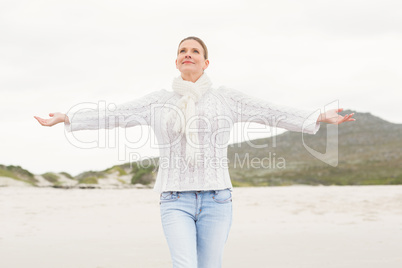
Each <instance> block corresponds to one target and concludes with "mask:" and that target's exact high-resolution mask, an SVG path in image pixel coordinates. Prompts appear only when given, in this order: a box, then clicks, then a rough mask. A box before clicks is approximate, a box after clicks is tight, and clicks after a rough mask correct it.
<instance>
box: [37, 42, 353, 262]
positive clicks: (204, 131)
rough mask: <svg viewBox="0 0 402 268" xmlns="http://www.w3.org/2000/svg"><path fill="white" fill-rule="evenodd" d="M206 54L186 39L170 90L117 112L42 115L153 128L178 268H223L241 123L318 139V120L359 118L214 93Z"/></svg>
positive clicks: (74, 125) (75, 124)
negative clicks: (233, 154)
mask: <svg viewBox="0 0 402 268" xmlns="http://www.w3.org/2000/svg"><path fill="white" fill-rule="evenodd" d="M208 65H209V59H208V50H207V47H206V45H205V44H204V42H203V41H202V40H201V39H199V38H197V37H187V38H185V39H183V40H182V41H181V42H180V44H179V47H178V51H177V59H176V68H177V69H178V70H179V71H180V73H181V75H180V76H178V77H177V78H175V79H174V80H173V84H172V90H171V91H167V90H160V91H155V92H153V93H150V94H148V95H146V96H145V97H143V98H140V99H137V100H133V101H130V102H127V103H124V104H121V105H119V106H118V107H117V109H115V110H113V111H104V112H102V113H99V112H98V111H97V110H96V111H95V110H86V111H80V112H76V113H74V114H73V113H67V114H63V113H50V114H49V115H50V117H51V118H49V119H43V118H39V117H36V116H35V118H36V119H37V120H38V122H39V123H40V124H41V125H43V126H53V125H55V124H57V123H61V122H64V124H65V128H66V131H78V130H83V129H99V128H108V129H110V128H114V127H131V126H136V125H149V126H151V127H152V128H153V130H154V133H155V135H156V137H157V139H158V144H160V145H161V146H160V158H159V169H158V176H157V179H156V183H155V186H154V190H155V191H157V192H158V193H159V194H160V213H161V221H162V226H163V230H164V234H165V237H166V239H167V242H168V245H169V249H170V253H171V258H172V263H173V267H174V268H197V267H198V268H218V267H221V265H222V255H223V250H224V245H225V243H226V240H227V238H228V235H229V230H230V227H231V224H232V189H233V188H232V184H231V181H230V177H229V172H228V168H227V142H228V139H229V136H230V131H231V129H232V126H233V124H234V123H236V122H245V121H248V122H257V123H262V124H268V125H273V126H276V127H281V128H285V129H287V130H291V131H299V132H305V133H309V134H315V133H316V132H317V131H318V129H319V127H320V122H326V123H330V124H340V123H343V122H347V121H354V118H352V116H353V114H350V115H345V116H341V115H338V112H340V111H341V110H342V109H336V110H331V111H327V112H326V113H323V114H320V113H319V111H304V110H299V109H294V108H289V107H286V106H280V105H275V104H272V103H270V102H267V101H264V100H260V99H256V98H252V97H249V96H247V95H246V94H243V93H241V92H239V91H237V90H234V89H229V88H226V87H220V88H213V87H212V82H211V80H210V79H209V77H208V76H207V74H206V73H205V72H204V71H205V70H206V69H207V68H208Z"/></svg>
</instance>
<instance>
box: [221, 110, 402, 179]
mask: <svg viewBox="0 0 402 268" xmlns="http://www.w3.org/2000/svg"><path fill="white" fill-rule="evenodd" d="M352 112H354V113H355V116H354V118H356V121H355V122H347V123H344V124H341V125H339V126H338V137H336V136H332V137H331V136H330V137H329V141H330V142H335V141H336V139H338V155H335V154H329V155H328V157H326V160H327V161H328V162H331V160H332V162H336V159H338V165H337V166H335V167H333V166H331V165H328V164H326V163H324V162H323V161H321V160H319V159H317V158H315V157H314V156H312V155H311V154H310V153H309V152H308V151H307V149H306V148H305V147H304V146H303V141H302V134H301V133H298V132H285V133H283V134H281V135H278V136H276V137H271V138H264V139H258V140H253V141H252V142H253V144H257V145H262V144H268V145H269V147H268V148H262V149H255V148H252V147H251V146H250V145H248V144H247V142H243V143H240V144H233V145H232V146H230V147H229V149H228V157H229V159H230V172H231V178H232V182H233V184H235V185H289V184H310V185H317V184H322V185H333V184H335V185H371V184H402V124H393V123H390V122H387V121H385V120H383V119H381V118H378V117H376V116H373V115H372V114H370V113H359V112H355V111H350V110H348V111H344V112H343V113H342V114H346V113H352ZM328 127H334V126H333V125H327V124H322V125H321V128H320V130H319V131H318V132H317V133H316V134H315V135H308V134H304V135H303V138H304V142H305V143H306V144H307V145H308V146H309V147H311V148H313V149H314V150H316V151H318V152H321V153H325V152H326V143H327V128H328ZM330 133H331V132H330ZM274 141H275V142H276V146H275V147H273V146H272V145H273V143H274ZM247 153H249V155H248V157H249V159H252V158H254V159H262V158H264V157H268V156H270V155H271V159H272V158H273V156H275V160H276V163H275V164H276V165H275V166H273V165H272V166H273V167H271V168H246V167H245V166H243V168H240V167H239V165H238V163H239V161H237V162H236V161H235V160H236V159H235V156H236V154H237V156H238V159H241V160H243V159H244V158H245V155H246V154H247ZM281 159H284V160H285V165H286V168H281V165H278V164H277V163H278V162H280V161H279V160H281ZM235 163H236V164H237V166H235V165H234V164H235ZM271 163H272V164H273V160H271Z"/></svg>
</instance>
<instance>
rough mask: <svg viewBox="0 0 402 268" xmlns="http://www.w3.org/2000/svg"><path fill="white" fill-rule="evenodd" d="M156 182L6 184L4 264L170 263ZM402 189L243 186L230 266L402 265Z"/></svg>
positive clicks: (0, 252)
mask: <svg viewBox="0 0 402 268" xmlns="http://www.w3.org/2000/svg"><path fill="white" fill-rule="evenodd" d="M159 213H160V212H159V195H158V194H157V193H155V192H153V191H152V190H150V189H121V190H80V189H70V190H63V189H53V188H31V187H29V188H17V187H1V188H0V267H7V268H15V267H24V268H25V267H41V268H47V267H49V268H50V267H52V268H54V267H57V268H63V267H74V268H81V267H83V268H92V267H93V268H108V267H119V268H124V267H141V268H142V267H145V268H147V267H153V268H157V267H158V268H162V267H163V268H167V267H172V266H171V261H170V254H169V249H168V246H167V243H166V240H165V237H164V235H163V230H162V226H161V221H160V214H159ZM401 252H402V186H342V187H338V186H330V187H322V186H318V187H311V186H291V187H261V188H235V189H234V191H233V223H232V229H231V232H230V235H229V239H228V241H227V243H226V247H225V253H224V259H223V267H230V268H238V267H239V268H243V267H256V268H259V267H261V268H267V267H275V268H285V267H286V268H290V267H292V268H295V267H297V268H304V267H305V268H307V267H308V268H315V267H317V268H332V267H334V268H335V267H336V268H341V267H342V268H349V267H350V268H360V267H364V268H374V267H381V268H383V267H387V268H400V267H402V254H401Z"/></svg>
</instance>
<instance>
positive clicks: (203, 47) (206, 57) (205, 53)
mask: <svg viewBox="0 0 402 268" xmlns="http://www.w3.org/2000/svg"><path fill="white" fill-rule="evenodd" d="M186 40H195V41H197V42H198V43H200V45H201V46H202V49H203V50H204V59H206V60H207V59H208V49H207V46H206V45H205V43H204V41H202V40H201V39H200V38H198V37H195V36H189V37H186V38H184V39H183V40H181V42H180V44H179V47H178V48H177V55H179V48H180V45H181V43H183V42H184V41H186Z"/></svg>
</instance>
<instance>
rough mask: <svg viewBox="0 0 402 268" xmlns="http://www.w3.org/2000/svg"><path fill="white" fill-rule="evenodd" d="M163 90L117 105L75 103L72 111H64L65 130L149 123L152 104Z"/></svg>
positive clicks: (158, 99)
mask: <svg viewBox="0 0 402 268" xmlns="http://www.w3.org/2000/svg"><path fill="white" fill-rule="evenodd" d="M164 92H165V91H164V90H160V91H155V92H152V93H150V94H148V95H146V96H144V97H142V98H139V99H137V100H133V101H129V102H125V103H123V104H120V105H117V106H116V105H113V104H108V105H106V104H104V103H101V102H98V103H97V104H95V103H82V104H79V105H76V106H75V107H73V108H75V109H74V111H73V109H70V110H69V111H68V112H67V113H66V115H67V116H68V119H69V123H64V126H65V130H66V131H67V132H72V131H77V130H94V129H112V128H115V127H123V128H126V127H133V126H137V125H151V115H152V104H157V103H158V102H159V101H160V100H161V98H162V97H163V93H164ZM102 104H103V105H102ZM102 106H103V107H102ZM105 106H106V107H105ZM77 108H78V109H77Z"/></svg>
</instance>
